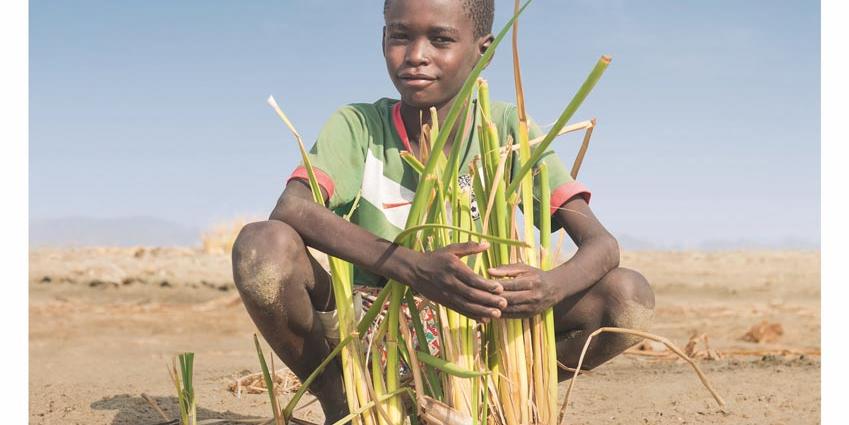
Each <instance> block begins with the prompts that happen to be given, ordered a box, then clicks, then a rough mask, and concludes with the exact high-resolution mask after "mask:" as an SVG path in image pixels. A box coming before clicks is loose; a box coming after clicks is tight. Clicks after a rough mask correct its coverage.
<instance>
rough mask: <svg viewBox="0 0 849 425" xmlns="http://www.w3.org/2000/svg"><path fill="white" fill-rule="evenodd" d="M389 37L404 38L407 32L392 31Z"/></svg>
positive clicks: (393, 38) (394, 38)
mask: <svg viewBox="0 0 849 425" xmlns="http://www.w3.org/2000/svg"><path fill="white" fill-rule="evenodd" d="M389 38H390V39H392V40H406V39H407V34H404V33H400V32H394V33H390V34H389Z"/></svg>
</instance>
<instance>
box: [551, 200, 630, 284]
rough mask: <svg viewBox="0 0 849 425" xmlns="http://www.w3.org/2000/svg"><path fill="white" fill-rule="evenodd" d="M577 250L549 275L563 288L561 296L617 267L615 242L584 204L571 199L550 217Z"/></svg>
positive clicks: (599, 278) (593, 281) (617, 246)
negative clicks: (569, 238)
mask: <svg viewBox="0 0 849 425" xmlns="http://www.w3.org/2000/svg"><path fill="white" fill-rule="evenodd" d="M552 218H554V219H555V220H557V221H558V223H559V224H560V225H562V226H563V228H564V229H565V230H566V232H567V233H568V234H569V236H570V237H571V238H572V240H573V241H574V242H575V245H577V246H578V251H577V252H576V253H575V255H574V256H573V257H572V258H571V259H570V260H569V261H567V262H565V263H563V264H561V265H560V266H558V267H556V268H555V269H553V270H551V271H550V272H549V273H550V274H551V275H552V276H553V278H554V281H555V282H558V283H559V284H560V285H563V288H562V289H563V291H562V292H561V294H562V297H561V299H562V298H563V297H566V296H569V295H572V294H575V293H578V292H580V291H583V290H585V289H587V288H589V287H590V286H592V285H594V284H595V283H596V282H598V281H599V280H601V278H603V277H604V276H605V275H606V274H607V273H608V272H610V271H611V270H613V269H615V268H616V267H619V243H618V242H616V239H615V238H614V237H613V235H611V234H610V232H608V231H607V229H605V228H604V226H603V225H602V224H601V222H599V221H598V219H597V218H596V217H595V214H593V212H592V210H591V209H590V208H589V205H587V203H586V201H584V200H583V198H581V197H575V198H573V199H571V200H570V201H569V202H567V203H566V204H564V205H563V206H562V208H560V209H559V210H558V211H557V212H556V213H555V214H554V217H552Z"/></svg>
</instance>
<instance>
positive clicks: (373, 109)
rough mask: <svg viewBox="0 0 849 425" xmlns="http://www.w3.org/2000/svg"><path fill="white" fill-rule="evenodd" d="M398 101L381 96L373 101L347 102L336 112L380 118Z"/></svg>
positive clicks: (388, 112) (388, 113)
mask: <svg viewBox="0 0 849 425" xmlns="http://www.w3.org/2000/svg"><path fill="white" fill-rule="evenodd" d="M396 103H398V100H397V99H390V98H388V97H382V98H380V99H378V100H377V101H375V102H371V103H367V102H357V103H348V104H345V105H342V106H340V107H339V108H338V109H337V110H336V112H335V113H336V114H343V115H358V116H360V117H362V118H367V119H368V118H371V119H382V118H384V117H386V116H389V115H390V114H391V113H392V107H393V106H395V104H396Z"/></svg>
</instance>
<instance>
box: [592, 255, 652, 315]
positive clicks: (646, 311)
mask: <svg viewBox="0 0 849 425" xmlns="http://www.w3.org/2000/svg"><path fill="white" fill-rule="evenodd" d="M603 282H604V291H605V293H606V296H605V298H606V299H607V302H606V305H608V306H609V310H608V315H609V318H610V321H611V322H612V324H613V325H614V326H618V327H623V328H631V329H638V330H647V329H648V327H649V326H650V325H651V321H652V318H653V317H654V301H655V300H654V291H652V289H651V285H649V282H648V281H647V280H646V278H645V277H643V275H642V274H640V273H639V272H637V271H634V270H631V269H626V268H621V267H620V268H617V269H614V270H612V271H610V273H608V274H607V276H605V277H604V279H603Z"/></svg>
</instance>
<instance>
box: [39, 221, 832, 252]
mask: <svg viewBox="0 0 849 425" xmlns="http://www.w3.org/2000/svg"><path fill="white" fill-rule="evenodd" d="M202 230H203V229H201V228H197V227H191V226H186V225H183V224H179V223H176V222H172V221H168V220H163V219H160V218H155V217H121V218H92V217H63V218H56V219H34V220H31V221H30V228H29V240H30V245H31V246H32V247H38V246H137V245H144V246H196V245H199V244H200V234H201V232H202ZM616 238H617V239H618V241H619V246H620V247H621V248H622V249H624V250H627V251H642V250H660V251H664V250H705V251H716V250H730V249H799V250H818V249H819V248H820V243H819V238H818V237H817V238H816V239H800V238H793V237H785V238H780V237H779V238H772V239H770V240H754V239H737V240H720V239H717V240H705V241H698V242H691V243H658V242H652V241H650V240H647V239H643V238H639V237H634V236H631V235H629V234H627V233H618V234H616ZM566 244H567V247H568V246H571V241H568V238H567V241H566ZM567 247H564V248H565V249H569V248H567Z"/></svg>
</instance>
